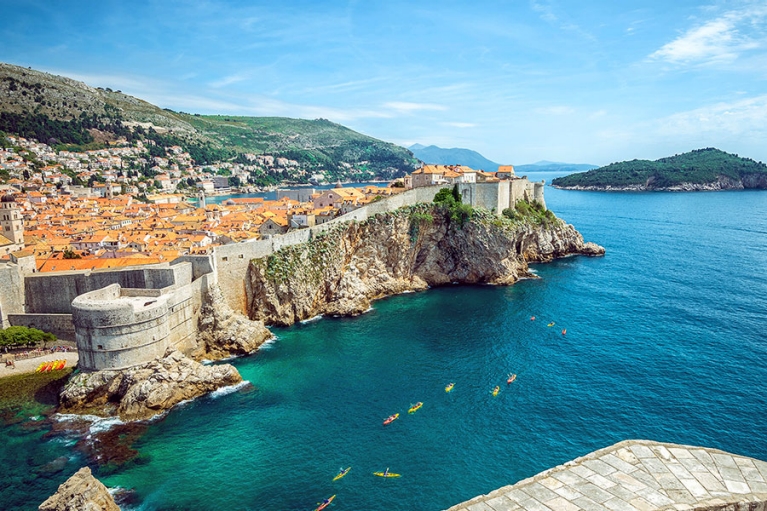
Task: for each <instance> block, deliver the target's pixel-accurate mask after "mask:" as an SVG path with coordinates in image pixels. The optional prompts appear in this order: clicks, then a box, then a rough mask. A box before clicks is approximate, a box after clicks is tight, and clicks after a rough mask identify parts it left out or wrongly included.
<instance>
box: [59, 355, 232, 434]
mask: <svg viewBox="0 0 767 511" xmlns="http://www.w3.org/2000/svg"><path fill="white" fill-rule="evenodd" d="M241 381H242V377H241V376H240V373H239V372H237V369H235V368H234V367H233V366H231V365H229V364H222V365H215V366H204V365H202V364H200V363H198V362H195V361H194V360H192V359H190V358H187V357H185V356H184V355H182V354H181V353H180V352H178V351H172V350H169V351H168V352H167V353H166V354H165V356H164V357H163V358H160V359H157V360H153V361H152V362H148V363H146V364H142V365H138V366H135V367H131V368H129V369H122V370H119V371H96V372H93V373H80V374H78V375H76V376H75V377H73V378H71V379H70V380H69V381H68V382H67V384H66V386H65V387H64V389H63V390H62V391H61V394H60V395H59V403H60V406H59V410H58V411H59V412H61V413H77V414H83V413H86V414H88V413H90V414H94V415H100V416H106V417H109V416H116V417H119V418H120V419H122V420H124V421H132V420H142V419H148V418H150V417H153V416H154V415H157V414H160V413H162V412H164V411H165V410H169V409H170V408H172V407H173V406H175V405H177V404H178V403H180V402H181V401H185V400H187V399H193V398H196V397H198V396H201V395H203V394H207V393H208V392H211V391H213V390H216V389H218V388H220V387H224V386H228V385H235V384H237V383H240V382H241Z"/></svg>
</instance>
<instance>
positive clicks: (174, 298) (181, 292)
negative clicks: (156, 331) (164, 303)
mask: <svg viewBox="0 0 767 511" xmlns="http://www.w3.org/2000/svg"><path fill="white" fill-rule="evenodd" d="M215 282H216V278H215V276H213V275H203V276H202V277H201V278H199V279H197V280H195V281H194V282H191V283H189V284H188V285H186V286H184V287H182V288H179V289H177V290H175V291H174V292H173V293H172V294H171V295H170V296H169V297H168V327H169V328H170V333H169V337H168V342H169V343H170V344H171V345H172V346H174V347H175V348H176V349H178V350H179V351H181V352H182V353H185V354H189V353H191V352H192V351H193V350H194V349H195V347H196V345H197V332H198V327H197V325H198V324H199V321H200V311H201V310H202V305H203V301H204V299H205V296H206V295H207V294H208V292H209V290H210V286H211V285H213V284H214V283H215Z"/></svg>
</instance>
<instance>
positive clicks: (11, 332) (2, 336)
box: [0, 326, 56, 347]
mask: <svg viewBox="0 0 767 511" xmlns="http://www.w3.org/2000/svg"><path fill="white" fill-rule="evenodd" d="M55 340H56V336H55V335H53V334H50V333H48V332H43V331H42V330H38V329H36V328H27V327H25V326H11V327H8V328H6V329H5V330H0V346H11V347H21V346H27V347H30V346H36V345H37V344H39V343H46V342H53V341H55Z"/></svg>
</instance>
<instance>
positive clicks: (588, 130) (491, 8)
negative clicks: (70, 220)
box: [0, 0, 767, 165]
mask: <svg viewBox="0 0 767 511" xmlns="http://www.w3.org/2000/svg"><path fill="white" fill-rule="evenodd" d="M0 6H1V7H2V12H3V14H4V15H3V19H4V22H3V23H2V25H1V26H0V61H3V62H8V63H12V64H17V65H21V66H25V67H32V68H33V69H38V70H42V71H48V72H51V73H55V74H61V75H65V76H69V77H72V78H76V79H79V80H83V81H85V82H86V83H88V84H89V85H92V86H101V87H111V88H112V89H119V90H122V91H123V92H125V93H128V94H131V95H134V96H137V97H140V98H142V99H145V100H147V101H150V102H152V103H154V104H156V105H158V106H160V107H163V108H171V109H173V110H181V111H185V112H192V113H203V114H207V113H222V114H240V115H258V116H262V115H268V116H286V117H300V118H308V119H314V118H318V117H323V118H327V119H330V120H332V121H335V122H338V123H341V124H344V125H346V126H349V127H350V128H352V129H355V130H357V131H360V132H362V133H366V134H368V135H371V136H374V137H377V138H381V139H383V140H387V141H391V142H394V143H397V144H400V145H405V146H407V145H410V144H413V143H416V142H419V143H422V144H425V145H429V144H436V145H439V146H441V147H465V148H469V149H474V150H476V151H479V152H481V153H482V154H483V155H484V156H486V157H487V158H490V159H491V160H494V161H497V162H499V163H513V164H522V163H531V162H534V161H538V160H542V159H546V160H554V161H567V162H577V163H594V164H599V165H602V164H607V163H610V162H613V161H619V160H626V159H633V158H649V159H656V158H660V157H663V156H669V155H671V154H675V153H680V152H685V151H689V150H691V149H697V148H701V147H710V146H713V147H718V148H720V149H723V150H725V151H728V152H733V153H738V154H740V155H741V156H747V157H750V158H754V159H757V160H761V161H766V162H767V2H766V1H765V0H762V1H759V2H756V1H748V0H727V1H719V0H714V1H712V2H699V1H692V0H674V1H669V0H664V1H656V0H644V1H635V0H619V1H589V0H578V1H575V0H507V1H493V0H487V1H474V2H467V1H454V0H440V1H431V0H422V1H417V2H416V1H402V0H387V1H346V2H341V1H317V0H314V1H291V0H284V1H282V2H277V1H261V0H251V1H228V2H217V1H199V2H193V1H188V2H176V1H172V0H158V1H148V2H145V1H120V2H114V1H110V0H103V1H99V2H77V1H68V2H65V1H54V0H42V1H24V0H21V1H18V0H17V1H13V2H12V1H10V0H2V1H1V3H0Z"/></svg>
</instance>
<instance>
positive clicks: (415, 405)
mask: <svg viewBox="0 0 767 511" xmlns="http://www.w3.org/2000/svg"><path fill="white" fill-rule="evenodd" d="M422 406H423V403H422V402H420V401H418V402H417V403H416V404H414V405H413V406H411V407H410V409H408V411H407V413H415V412H417V411H418V409H419V408H421V407H422Z"/></svg>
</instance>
